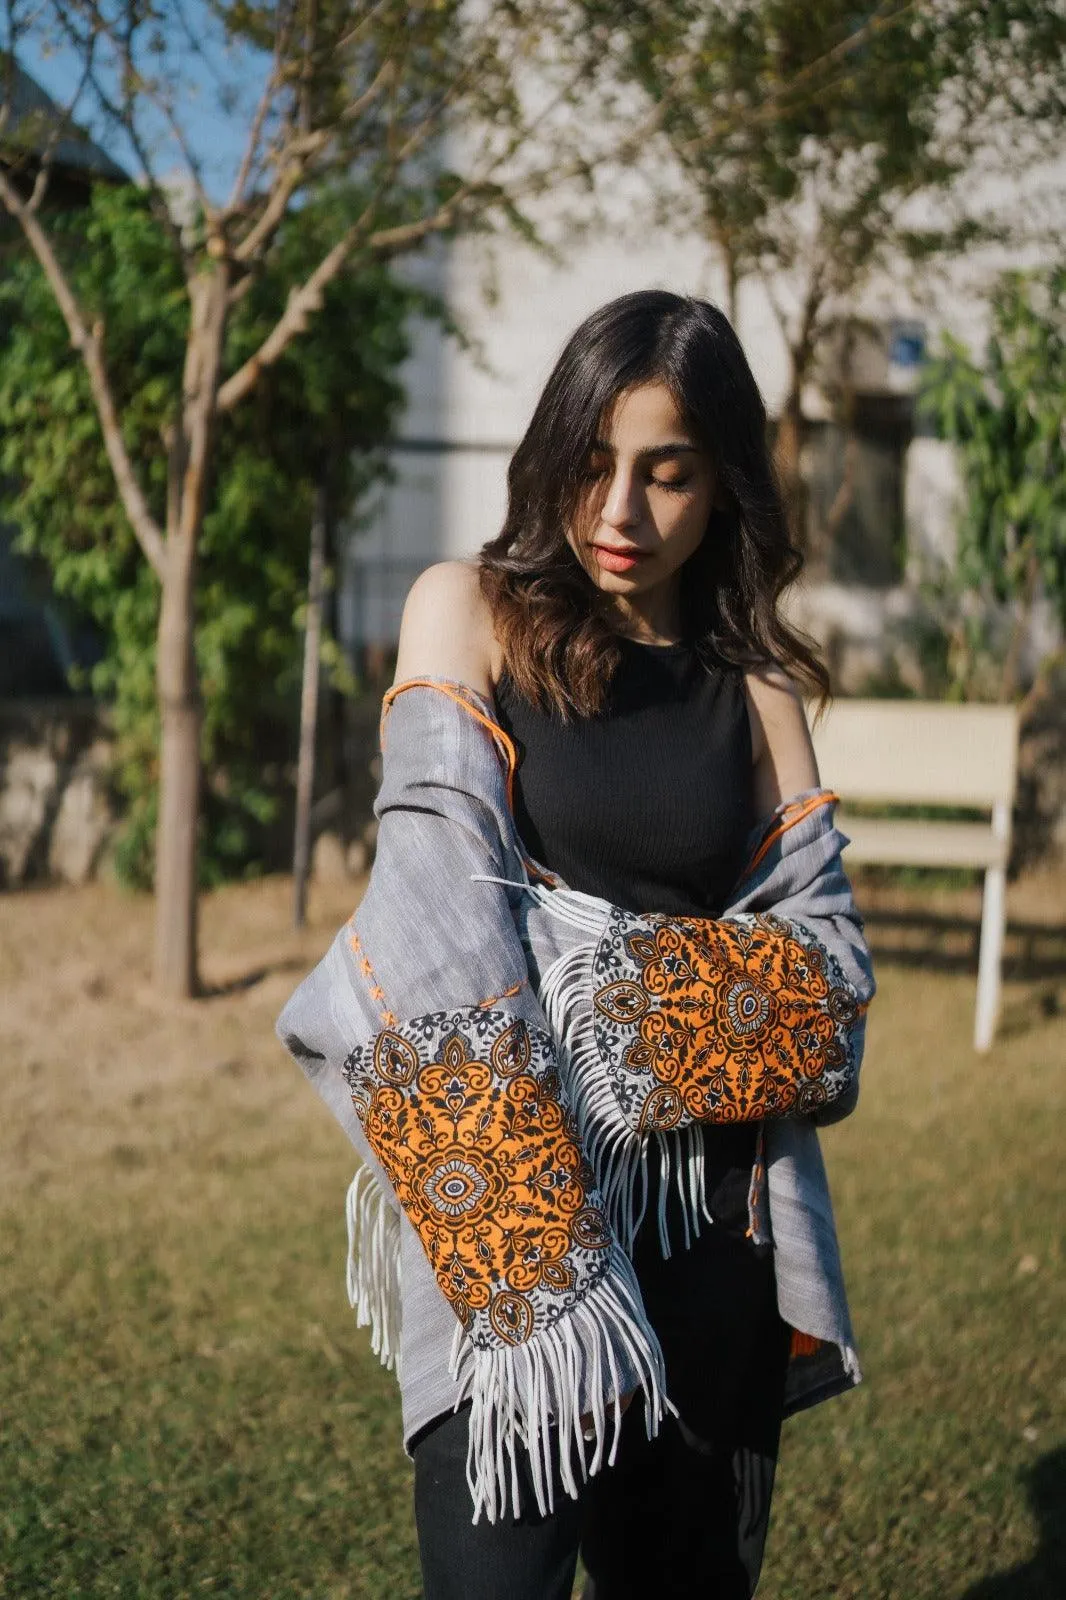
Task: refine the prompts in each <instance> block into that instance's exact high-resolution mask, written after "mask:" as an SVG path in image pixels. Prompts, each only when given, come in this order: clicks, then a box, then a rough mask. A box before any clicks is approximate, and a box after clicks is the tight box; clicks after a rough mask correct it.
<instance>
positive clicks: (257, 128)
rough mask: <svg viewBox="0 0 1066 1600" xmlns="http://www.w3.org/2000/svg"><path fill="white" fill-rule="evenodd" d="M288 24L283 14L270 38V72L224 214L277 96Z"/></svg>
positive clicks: (234, 201) (235, 198)
mask: <svg viewBox="0 0 1066 1600" xmlns="http://www.w3.org/2000/svg"><path fill="white" fill-rule="evenodd" d="M290 21H291V13H286V14H285V16H284V19H283V22H282V25H281V26H280V27H279V29H278V32H277V34H276V36H275V39H274V64H273V66H272V67H271V69H270V74H269V76H268V78H267V81H266V83H265V84H264V85H263V92H262V94H261V95H260V96H259V103H258V105H257V106H256V108H255V115H254V116H253V117H252V125H251V127H250V128H249V130H248V142H247V144H246V145H245V147H244V154H243V155H242V157H241V164H240V166H239V168H238V169H237V176H236V178H235V179H234V180H233V188H232V190H231V191H230V197H229V200H228V201H227V203H226V210H227V211H228V212H232V211H235V210H236V209H237V207H238V206H239V205H240V203H241V200H242V198H243V195H244V191H245V187H246V185H247V183H248V180H249V178H250V177H251V175H252V171H253V168H254V167H255V164H256V160H257V158H258V154H259V141H260V140H261V138H262V136H263V127H264V125H265V123H266V119H267V115H268V113H269V111H270V107H271V105H272V104H273V101H274V96H275V95H276V94H277V92H278V89H279V87H280V84H281V62H282V57H283V55H284V52H285V42H286V40H287V39H288V36H289V23H290Z"/></svg>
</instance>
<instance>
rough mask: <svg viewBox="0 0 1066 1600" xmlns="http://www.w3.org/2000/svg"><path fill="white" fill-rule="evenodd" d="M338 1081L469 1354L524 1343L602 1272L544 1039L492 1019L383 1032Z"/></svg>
mask: <svg viewBox="0 0 1066 1600" xmlns="http://www.w3.org/2000/svg"><path fill="white" fill-rule="evenodd" d="M344 1075H345V1078H346V1080H347V1082H348V1086H349V1088H350V1089H351V1093H352V1100H353V1102H354V1105H355V1109H356V1112H357V1114H358V1116H359V1119H360V1121H361V1122H362V1124H363V1128H364V1130H365V1132H366V1135H367V1138H368V1140H369V1142H370V1145H371V1148H372V1149H373V1151H374V1154H375V1155H376V1156H377V1158H378V1160H379V1161H380V1162H381V1165H382V1167H383V1168H384V1170H385V1173H386V1175H387V1177H388V1179H389V1182H390V1183H391V1184H392V1186H393V1188H394V1189H395V1191H396V1194H397V1197H398V1199H399V1201H400V1203H401V1205H402V1206H403V1208H404V1211H405V1212H406V1214H407V1216H408V1218H409V1219H410V1221H411V1222H412V1224H413V1226H414V1227H415V1229H416V1230H417V1232H418V1234H419V1237H420V1238H421V1240H422V1244H423V1247H424V1249H425V1251H426V1254H427V1256H428V1257H429V1261H430V1263H431V1265H432V1267H433V1270H434V1272H435V1274H436V1278H437V1282H438V1284H439V1285H440V1287H441V1289H442V1291H443V1293H444V1294H445V1296H446V1297H447V1299H448V1301H449V1303H450V1304H451V1307H452V1309H453V1311H454V1312H455V1314H456V1316H457V1317H458V1318H459V1320H460V1322H461V1323H462V1324H463V1326H464V1328H465V1329H466V1330H467V1332H468V1333H469V1334H470V1336H471V1338H472V1339H473V1342H474V1343H475V1345H480V1346H483V1347H485V1346H487V1347H490V1348H492V1347H494V1348H500V1347H504V1346H514V1345H520V1344H524V1343H525V1342H526V1341H527V1340H528V1339H530V1338H531V1337H532V1336H533V1335H534V1334H535V1333H536V1332H538V1331H539V1330H540V1329H542V1328H544V1327H550V1326H552V1325H553V1324H554V1322H556V1321H557V1320H558V1318H559V1317H560V1316H561V1315H562V1314H563V1313H564V1312H566V1311H567V1310H569V1309H570V1308H571V1307H572V1306H573V1305H574V1304H575V1302H576V1301H578V1300H580V1299H581V1298H582V1297H583V1296H584V1295H585V1294H587V1292H588V1290H589V1288H590V1287H591V1286H592V1285H593V1284H594V1283H595V1282H597V1281H598V1279H599V1278H600V1277H601V1276H603V1274H604V1273H605V1272H606V1271H607V1269H608V1262H609V1253H610V1243H611V1241H610V1234H609V1231H608V1228H607V1224H606V1220H605V1218H604V1216H603V1212H602V1210H601V1209H600V1206H599V1201H598V1197H597V1196H596V1195H595V1192H594V1191H593V1188H592V1183H593V1179H592V1174H591V1172H590V1171H589V1168H588V1166H587V1163H586V1162H585V1160H584V1158H583V1156H582V1154H581V1151H580V1149H579V1146H578V1143H577V1137H576V1133H575V1129H574V1126H573V1123H572V1121H571V1119H570V1118H569V1116H568V1115H567V1113H566V1112H565V1110H564V1108H563V1106H562V1104H561V1102H560V1099H559V1081H558V1077H557V1073H556V1057H555V1047H554V1044H553V1042H552V1039H551V1037H550V1035H548V1034H547V1033H545V1032H543V1031H542V1030H539V1029H536V1028H531V1027H530V1026H529V1025H528V1024H527V1023H526V1022H525V1021H524V1020H523V1019H522V1018H520V1017H516V1016H514V1015H513V1014H512V1013H509V1012H506V1011H503V1010H500V1009H485V1008H483V1007H480V1006H471V1007H466V1008H463V1009H461V1010H457V1011H439V1012H433V1013H432V1014H430V1015H428V1016H424V1017H416V1018H415V1019H414V1020H413V1021H410V1022H407V1023H405V1024H403V1025H401V1026H400V1027H397V1028H384V1029H382V1031H381V1032H380V1033H378V1034H376V1035H375V1036H374V1038H373V1039H372V1040H370V1041H369V1043H367V1044H366V1045H360V1046H358V1047H357V1048H356V1049H354V1050H353V1051H352V1052H351V1054H350V1055H349V1056H348V1058H347V1060H346V1061H345V1063H344Z"/></svg>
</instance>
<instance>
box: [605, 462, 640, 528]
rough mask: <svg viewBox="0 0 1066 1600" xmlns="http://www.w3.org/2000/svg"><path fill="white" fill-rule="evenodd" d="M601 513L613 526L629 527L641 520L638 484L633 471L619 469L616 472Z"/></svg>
mask: <svg viewBox="0 0 1066 1600" xmlns="http://www.w3.org/2000/svg"><path fill="white" fill-rule="evenodd" d="M600 515H601V516H602V518H603V520H604V522H606V523H609V524H610V526H611V527H612V528H628V527H630V526H632V524H633V523H634V522H638V521H639V520H640V507H639V504H638V494H637V485H636V483H635V482H634V479H633V474H632V473H630V472H622V471H617V472H616V473H615V474H614V476H613V477H612V479H611V482H610V485H609V486H608V489H607V498H606V500H605V501H604V502H603V510H602V512H601V513H600Z"/></svg>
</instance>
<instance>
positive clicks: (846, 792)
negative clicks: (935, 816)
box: [812, 700, 1018, 1050]
mask: <svg viewBox="0 0 1066 1600" xmlns="http://www.w3.org/2000/svg"><path fill="white" fill-rule="evenodd" d="M812 721H813V718H812ZM812 731H813V736H814V748H815V752H816V754H817V756H818V767H819V771H820V773H821V778H822V782H823V783H824V784H826V785H827V786H828V787H829V788H830V789H835V790H836V791H837V793H838V794H839V795H840V797H841V802H842V804H841V809H840V812H839V815H838V817H837V821H838V824H839V826H840V828H841V830H842V832H844V833H846V834H847V835H848V837H849V838H850V840H851V847H850V849H849V851H848V860H849V861H852V862H877V863H878V864H880V865H885V866H919V867H979V868H981V869H983V871H984V875H985V886H984V901H983V905H982V910H981V946H980V956H979V960H978V972H977V1015H976V1020H975V1023H974V1047H975V1049H977V1050H987V1049H988V1048H989V1046H990V1045H991V1043H992V1035H993V1033H994V1031H995V1026H996V1016H997V1013H998V1010H999V989H1000V964H1001V961H1002V955H1003V933H1004V926H1005V919H1006V884H1007V858H1008V856H1009V855H1010V839H1011V811H1012V807H1013V804H1014V783H1015V773H1016V768H1017V751H1018V714H1017V711H1016V710H1015V708H1014V707H1013V706H978V705H945V704H942V703H939V702H928V701H922V700H838V701H836V702H835V703H834V704H833V705H832V706H831V707H830V709H829V711H828V712H827V713H826V715H825V717H824V718H823V719H822V720H821V722H814V725H813V729H812ZM849 801H861V802H864V803H866V802H870V803H876V804H879V805H902V806H907V805H915V806H917V805H934V806H967V807H973V808H975V809H977V808H979V809H981V810H984V811H987V812H989V814H990V815H989V820H988V821H987V822H946V821H945V822H941V821H936V822H933V821H928V822H927V821H920V820H915V819H911V820H906V819H903V820H899V821H897V820H895V819H892V820H889V819H880V818H871V817H864V816H855V815H849V814H848V810H847V806H848V802H849Z"/></svg>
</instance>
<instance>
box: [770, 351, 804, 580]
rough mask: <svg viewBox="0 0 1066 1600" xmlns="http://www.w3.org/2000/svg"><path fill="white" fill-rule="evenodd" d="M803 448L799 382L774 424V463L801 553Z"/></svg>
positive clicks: (793, 533)
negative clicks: (801, 463) (775, 433)
mask: <svg viewBox="0 0 1066 1600" xmlns="http://www.w3.org/2000/svg"><path fill="white" fill-rule="evenodd" d="M802 448H803V407H802V404H801V401H800V380H799V378H798V377H797V378H796V379H794V381H793V384H792V387H791V389H790V390H789V392H788V396H787V398H786V400H785V403H784V405H783V406H782V407H781V416H780V418H779V419H778V424H777V440H776V443H775V446H774V463H775V465H776V467H777V475H778V479H779V480H780V484H781V493H782V496H783V497H784V501H785V510H786V512H787V514H788V525H789V531H790V532H791V534H792V540H793V543H794V544H795V545H797V546H798V548H799V549H800V550H803V551H806V548H807V494H806V486H805V484H804V482H803V474H802V472H801V471H800V452H801V450H802Z"/></svg>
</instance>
